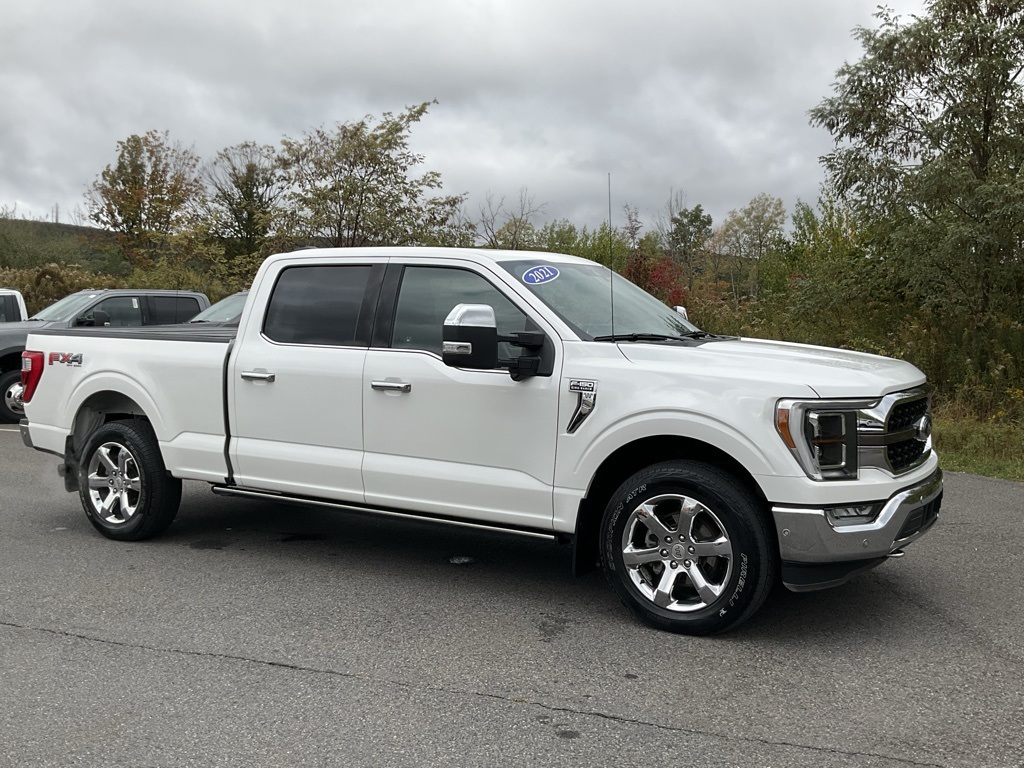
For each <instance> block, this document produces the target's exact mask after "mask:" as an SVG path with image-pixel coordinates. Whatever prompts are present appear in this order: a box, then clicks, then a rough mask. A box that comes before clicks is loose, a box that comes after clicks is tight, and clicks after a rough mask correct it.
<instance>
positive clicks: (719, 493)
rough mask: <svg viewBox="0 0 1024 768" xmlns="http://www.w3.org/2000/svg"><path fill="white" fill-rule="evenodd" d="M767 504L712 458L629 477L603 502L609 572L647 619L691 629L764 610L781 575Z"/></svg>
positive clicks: (706, 631) (715, 628)
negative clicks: (710, 460)
mask: <svg viewBox="0 0 1024 768" xmlns="http://www.w3.org/2000/svg"><path fill="white" fill-rule="evenodd" d="M760 506H761V505H759V504H758V502H757V501H756V500H755V498H754V496H753V495H752V494H751V492H750V491H749V490H748V489H747V488H746V487H744V486H743V485H742V484H741V483H740V482H738V481H737V480H736V479H735V478H734V477H733V476H732V475H730V474H729V473H728V472H726V471H724V470H722V469H719V468H718V467H715V466H712V465H710V464H704V463H701V462H696V461H668V462H663V463H660V464H655V465H653V466H650V467H647V468H646V469H643V470H641V471H640V472H637V473H636V474H635V475H633V476H632V477H630V478H629V479H628V480H627V481H626V482H625V483H623V484H622V485H621V486H620V487H619V489H618V490H617V491H616V492H615V493H614V494H613V495H612V497H611V500H610V501H609V503H608V506H607V508H606V509H605V512H604V516H603V518H602V521H601V565H602V567H603V569H604V572H605V576H606V577H607V578H608V581H609V582H611V585H612V587H613V588H614V589H615V591H616V593H618V595H619V597H620V598H621V599H622V602H623V603H625V605H626V607H628V608H629V609H630V610H631V611H632V612H633V613H634V614H635V615H636V616H637V617H638V618H639V619H640V620H641V621H643V622H644V623H646V624H649V625H650V626H653V627H657V628H658V629H664V630H668V631H670V632H679V633H683V634H688V635H711V634H716V633H718V632H724V631H725V630H728V629H731V628H733V627H736V626H738V625H739V624H740V623H741V622H743V621H745V620H746V619H748V618H750V616H752V615H753V614H754V612H755V611H756V610H757V609H758V608H760V607H761V604H762V603H764V601H765V598H766V597H767V596H768V593H769V592H770V591H771V588H772V585H773V584H774V582H775V580H776V575H777V573H778V554H777V552H776V551H775V546H774V543H773V537H772V536H771V535H770V533H769V531H768V527H767V522H766V516H765V514H764V513H763V510H762V509H761V508H760ZM680 521H682V523H683V525H682V526H680ZM681 528H685V529H686V530H685V531H684V530H681ZM681 534H682V535H681Z"/></svg>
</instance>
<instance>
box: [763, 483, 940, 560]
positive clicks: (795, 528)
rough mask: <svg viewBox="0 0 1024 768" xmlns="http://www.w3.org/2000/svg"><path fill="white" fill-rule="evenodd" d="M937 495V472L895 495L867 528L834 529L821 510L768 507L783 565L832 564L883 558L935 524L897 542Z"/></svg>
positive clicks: (921, 534)
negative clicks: (772, 518)
mask: <svg viewBox="0 0 1024 768" xmlns="http://www.w3.org/2000/svg"><path fill="white" fill-rule="evenodd" d="M941 494H942V470H941V469H936V470H935V473H934V474H933V475H932V476H931V477H929V478H928V479H927V480H925V481H923V482H921V483H918V484H917V485H913V486H911V487H909V488H904V489H903V490H902V491H899V492H898V493H896V494H894V495H893V496H892V497H891V498H890V499H889V500H888V501H887V502H886V503H885V505H884V506H883V507H882V510H881V512H879V514H878V516H877V517H876V518H875V519H874V520H873V521H872V522H870V523H863V524H860V525H843V526H833V525H832V524H831V523H829V520H828V516H827V515H826V514H825V510H824V509H819V508H810V507H791V506H785V505H777V506H773V507H772V515H773V516H774V517H775V526H776V530H777V531H778V532H779V553H780V554H781V556H782V560H783V561H786V562H794V563H833V562H841V561H845V560H867V559H870V558H875V557H886V556H887V555H889V553H891V552H892V551H893V550H895V549H899V548H901V547H904V546H906V545H907V544H909V543H910V542H912V541H914V540H916V539H918V538H920V537H921V536H923V535H924V533H925V532H926V531H927V530H928V529H929V528H931V525H932V523H933V522H934V520H932V521H930V522H928V523H927V524H925V525H922V526H921V528H920V529H919V530H917V531H915V532H914V533H912V534H911V535H909V536H905V537H903V538H898V537H899V534H900V531H902V530H903V526H904V525H905V524H906V522H907V518H909V517H910V516H911V515H912V514H913V513H914V512H916V511H918V510H920V509H921V508H923V507H925V506H927V505H928V504H931V503H932V502H934V501H935V500H936V499H938V498H939V496H940V495H941Z"/></svg>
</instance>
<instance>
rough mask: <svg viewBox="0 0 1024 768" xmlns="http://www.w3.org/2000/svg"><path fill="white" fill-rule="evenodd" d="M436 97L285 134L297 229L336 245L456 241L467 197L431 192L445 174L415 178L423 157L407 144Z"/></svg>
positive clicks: (314, 239) (290, 204) (284, 155)
mask: <svg viewBox="0 0 1024 768" xmlns="http://www.w3.org/2000/svg"><path fill="white" fill-rule="evenodd" d="M430 104H431V102H424V103H423V104H420V105H419V106H415V107H409V108H407V109H406V110H405V111H404V112H402V113H401V114H399V115H393V114H391V113H390V112H385V113H384V115H383V116H382V117H381V119H380V121H379V122H377V123H376V124H375V121H374V119H373V118H372V117H370V116H367V117H365V118H363V119H362V120H358V121H355V122H348V123H338V124H337V125H336V126H335V128H334V129H333V130H327V129H325V128H322V127H321V128H318V129H316V130H314V131H312V132H310V133H307V134H305V135H304V136H303V138H302V139H300V140H293V139H289V138H285V139H283V140H282V142H281V145H282V149H281V160H282V167H283V169H284V172H285V177H286V179H287V181H288V183H289V192H288V194H287V196H286V197H287V203H288V207H289V211H290V215H291V217H292V226H293V231H294V232H295V233H296V234H297V236H298V237H300V238H302V239H303V240H305V241H306V242H310V243H315V244H325V245H331V246H335V247H342V246H361V245H420V244H425V243H431V244H433V243H436V242H438V241H440V240H443V241H451V240H452V239H453V238H454V239H457V238H455V235H454V233H453V231H452V230H453V229H458V228H460V212H461V206H462V203H463V201H464V199H465V196H464V195H449V196H431V193H433V192H434V191H436V190H440V189H441V187H442V182H441V175H440V174H439V173H438V172H436V171H427V172H425V173H423V174H421V175H419V176H416V175H414V171H415V170H416V168H417V166H419V165H421V164H422V163H423V160H424V158H423V156H422V155H419V154H417V153H415V152H413V151H412V150H411V149H410V148H409V134H410V131H411V130H412V126H413V125H414V124H415V123H417V122H419V121H420V119H421V118H422V117H423V115H424V114H425V113H426V111H427V108H428V107H429V106H430Z"/></svg>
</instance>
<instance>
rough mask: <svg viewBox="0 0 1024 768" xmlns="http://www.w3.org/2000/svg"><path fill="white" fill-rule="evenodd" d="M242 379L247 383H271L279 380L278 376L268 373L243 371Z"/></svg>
mask: <svg viewBox="0 0 1024 768" xmlns="http://www.w3.org/2000/svg"><path fill="white" fill-rule="evenodd" d="M242 378H243V379H245V380H246V381H266V382H271V381H273V380H274V379H276V378H277V375H276V374H273V373H267V372H266V371H242Z"/></svg>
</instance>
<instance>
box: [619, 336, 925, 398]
mask: <svg viewBox="0 0 1024 768" xmlns="http://www.w3.org/2000/svg"><path fill="white" fill-rule="evenodd" d="M619 349H620V350H621V351H622V354H623V355H625V356H626V359H628V360H629V361H630V362H632V363H635V364H637V365H641V366H652V367H656V368H659V369H662V370H664V369H665V367H669V368H678V369H679V371H680V373H692V374H695V375H699V376H702V377H716V378H722V379H728V380H736V381H740V380H742V381H747V382H751V383H757V382H760V383H761V384H762V385H763V386H764V389H765V390H766V391H765V394H766V395H772V394H773V393H774V394H777V395H778V396H780V397H785V396H788V395H789V394H790V393H789V392H787V391H786V390H785V386H786V385H790V386H791V385H793V384H802V385H805V386H807V387H810V388H811V389H813V390H814V391H815V392H816V393H817V394H818V396H819V397H823V398H858V397H864V398H876V397H880V396H881V395H886V394H889V393H890V392H898V391H900V390H903V389H908V388H910V387H914V386H918V385H920V384H923V383H924V381H925V376H924V374H923V373H921V371H920V370H918V369H917V368H916V367H915V366H913V365H912V364H910V363H908V362H906V361H903V360H894V359H893V358H889V357H881V356H880V355H870V354H867V353H864V352H850V351H848V350H845V349H833V348H831V347H815V346H810V345H807V344H791V343H789V342H783V341H763V340H761V339H727V340H721V341H708V342H707V343H704V344H700V345H697V346H683V345H677V344H653V343H620V344H619Z"/></svg>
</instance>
